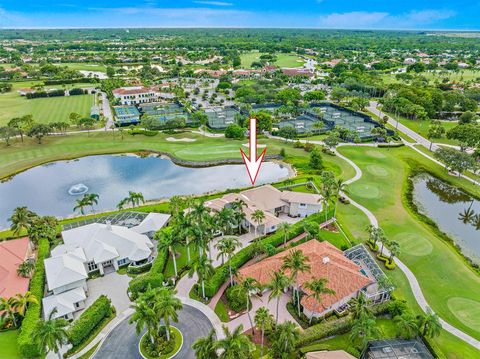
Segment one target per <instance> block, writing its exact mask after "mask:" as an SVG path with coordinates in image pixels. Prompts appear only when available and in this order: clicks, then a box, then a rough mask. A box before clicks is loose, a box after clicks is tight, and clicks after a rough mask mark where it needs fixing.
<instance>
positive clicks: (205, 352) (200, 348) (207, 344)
mask: <svg viewBox="0 0 480 359" xmlns="http://www.w3.org/2000/svg"><path fill="white" fill-rule="evenodd" d="M192 348H193V350H195V357H196V358H197V359H217V358H218V354H217V341H216V339H215V330H213V329H212V330H211V331H210V333H209V334H208V336H206V337H204V338H198V339H197V340H196V341H195V343H193V345H192Z"/></svg>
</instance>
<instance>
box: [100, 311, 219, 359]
mask: <svg viewBox="0 0 480 359" xmlns="http://www.w3.org/2000/svg"><path fill="white" fill-rule="evenodd" d="M173 324H174V325H175V327H177V328H178V329H180V331H181V332H182V334H183V346H182V349H181V350H180V352H179V353H178V354H177V356H176V358H179V359H180V358H181V359H195V352H194V351H193V349H192V344H193V343H194V342H195V340H196V339H197V338H200V337H204V336H207V335H208V333H209V332H210V330H211V329H212V328H213V326H212V324H211V323H210V320H209V319H208V318H207V317H206V316H205V314H203V313H202V312H201V311H199V310H198V309H195V308H194V307H191V306H189V305H185V304H184V305H183V310H182V311H180V312H179V313H178V323H173ZM139 340H140V336H138V335H137V333H136V332H135V324H128V320H127V319H125V320H124V321H123V322H122V323H120V324H119V325H118V326H117V327H116V328H115V329H113V330H112V331H111V332H110V334H109V335H108V336H107V337H106V338H105V340H104V342H103V343H102V346H101V347H100V349H99V350H98V352H97V353H96V354H95V356H94V358H95V359H142V356H141V355H140V353H139V352H138V342H139Z"/></svg>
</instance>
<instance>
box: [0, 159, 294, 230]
mask: <svg viewBox="0 0 480 359" xmlns="http://www.w3.org/2000/svg"><path fill="white" fill-rule="evenodd" d="M288 175H289V170H288V168H287V167H285V166H282V165H280V164H277V163H273V162H266V163H263V164H262V168H261V170H260V173H259V175H258V179H257V182H256V185H259V184H265V183H270V182H275V181H278V180H280V179H282V178H286V177H288ZM250 185H251V184H250V180H249V178H248V175H247V171H246V169H245V166H244V165H224V166H216V167H208V168H187V167H181V166H177V165H175V164H174V163H173V162H172V161H170V160H169V159H165V158H161V157H157V156H150V157H145V158H141V157H138V156H134V155H123V156H115V155H102V156H91V157H83V158H80V159H77V160H71V161H58V162H52V163H49V164H46V165H43V166H38V167H34V168H31V169H29V170H27V171H25V172H22V173H20V174H18V175H16V176H14V177H13V178H11V179H10V180H8V181H5V182H3V183H0V228H5V227H8V226H9V225H10V224H9V223H8V218H9V217H10V216H11V214H12V211H13V210H14V209H15V208H16V207H19V206H27V207H28V208H29V209H30V210H32V211H35V212H37V213H38V214H39V215H53V216H57V217H67V216H70V215H72V214H73V208H74V207H75V203H76V200H77V199H78V198H81V196H82V194H84V193H96V194H98V195H99V201H98V206H97V207H96V210H97V211H101V210H107V209H114V208H116V206H117V204H118V202H119V201H120V200H121V199H122V198H124V197H126V196H127V195H128V192H129V191H134V192H142V193H143V195H144V197H145V199H147V200H153V199H161V198H168V197H171V196H173V195H190V194H201V193H206V192H210V191H219V190H225V189H228V188H241V187H247V186H250ZM87 211H88V209H87Z"/></svg>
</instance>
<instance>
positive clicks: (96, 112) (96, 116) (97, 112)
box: [90, 106, 100, 121]
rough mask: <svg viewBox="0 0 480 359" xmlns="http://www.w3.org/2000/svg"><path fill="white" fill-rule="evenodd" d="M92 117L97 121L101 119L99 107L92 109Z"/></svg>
mask: <svg viewBox="0 0 480 359" xmlns="http://www.w3.org/2000/svg"><path fill="white" fill-rule="evenodd" d="M90 117H91V118H93V119H94V120H97V121H98V120H99V119H100V108H99V107H98V106H92V108H91V109H90Z"/></svg>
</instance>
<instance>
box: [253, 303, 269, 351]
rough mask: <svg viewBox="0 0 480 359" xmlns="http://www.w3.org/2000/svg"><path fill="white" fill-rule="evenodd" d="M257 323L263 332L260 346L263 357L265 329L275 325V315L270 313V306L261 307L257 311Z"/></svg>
mask: <svg viewBox="0 0 480 359" xmlns="http://www.w3.org/2000/svg"><path fill="white" fill-rule="evenodd" d="M254 320H255V325H256V326H257V328H259V329H260V331H261V332H262V339H261V344H260V345H261V346H260V358H263V347H264V338H265V330H268V329H271V328H272V326H273V315H272V314H270V311H269V310H268V308H265V307H260V308H258V309H257V311H256V313H255V318H254Z"/></svg>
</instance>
